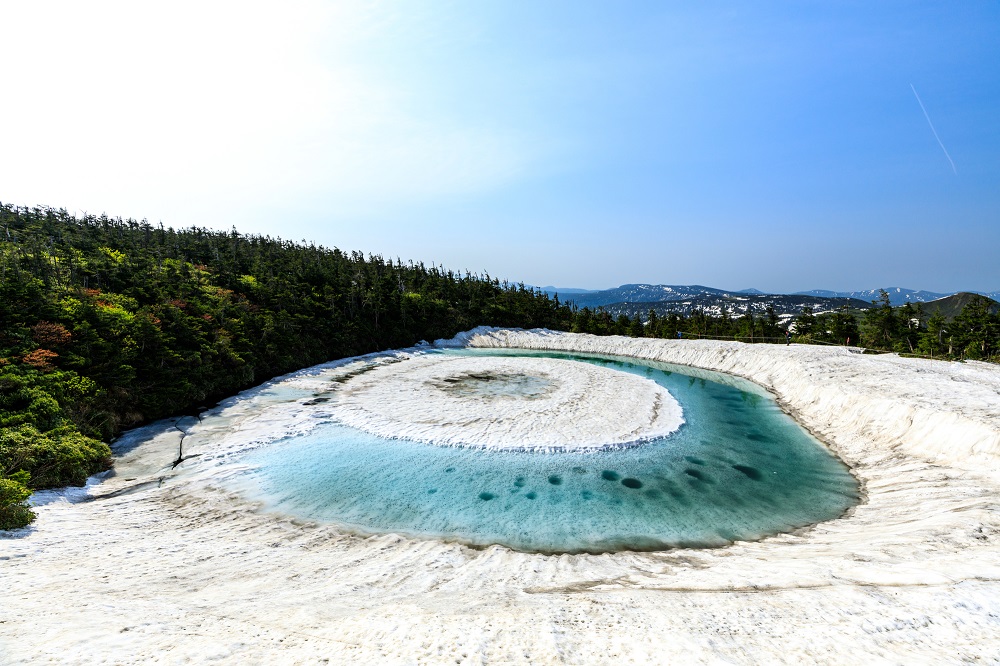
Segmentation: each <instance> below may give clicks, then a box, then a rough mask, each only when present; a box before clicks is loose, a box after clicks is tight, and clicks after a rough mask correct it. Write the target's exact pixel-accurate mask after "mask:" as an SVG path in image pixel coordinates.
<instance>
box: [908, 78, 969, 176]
mask: <svg viewBox="0 0 1000 666" xmlns="http://www.w3.org/2000/svg"><path fill="white" fill-rule="evenodd" d="M910 90H912V91H913V96H914V97H916V98H917V104H919V105H920V110H921V111H923V112H924V118H926V119H927V124H928V125H930V127H931V131H932V132H934V138H935V139H937V142H938V145H939V146H941V150H943V151H944V156H945V157H947V158H948V162H949V163H950V164H951V170H952V171H954V172H955V175H956V176H957V175H958V169H956V168H955V162H953V161H952V159H951V155H949V154H948V149H947V148H945V147H944V144H943V143H941V137H939V136H938V133H937V130H936V129H934V123H932V122H931V117H930V116H928V115H927V109H925V108H924V103H923V102H922V101H921V100H920V95H918V94H917V89H916V88H914V87H913V84H912V83H911V84H910Z"/></svg>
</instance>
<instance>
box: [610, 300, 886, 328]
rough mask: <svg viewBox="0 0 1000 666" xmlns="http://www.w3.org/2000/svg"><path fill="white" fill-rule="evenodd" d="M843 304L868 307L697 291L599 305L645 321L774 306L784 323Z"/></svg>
mask: <svg viewBox="0 0 1000 666" xmlns="http://www.w3.org/2000/svg"><path fill="white" fill-rule="evenodd" d="M844 305H848V306H850V308H851V309H852V310H855V311H857V310H867V309H870V308H871V307H872V304H871V303H870V302H868V301H862V300H859V299H856V298H849V299H845V298H823V297H820V296H804V295H791V296H785V295H779V294H740V293H732V294H728V293H722V294H700V295H697V296H694V297H691V298H685V299H679V300H673V301H652V302H634V303H624V302H623V303H609V304H607V305H603V306H602V307H603V308H604V309H605V310H607V311H608V312H609V313H611V315H612V316H614V317H617V316H619V315H622V314H624V315H628V317H629V318H635V317H636V316H639V318H640V319H642V320H643V321H645V320H646V319H647V318H648V316H649V311H650V310H652V311H653V312H655V313H656V314H657V316H663V315H666V314H669V313H671V312H676V313H677V314H683V315H690V314H691V313H692V312H694V311H695V310H702V311H704V312H705V313H706V314H710V315H713V316H716V317H717V316H720V315H721V314H722V313H723V312H726V313H728V314H729V316H731V317H733V318H736V317H742V316H743V315H745V314H746V313H747V312H748V311H750V312H752V313H753V314H754V316H763V315H764V314H765V313H766V312H767V308H768V306H770V307H772V308H774V311H775V313H776V314H777V315H778V318H779V319H780V320H781V321H782V322H784V321H787V320H789V319H791V318H792V317H795V316H797V315H799V314H802V311H803V310H804V309H805V308H806V307H811V308H812V309H813V313H815V314H820V313H823V312H833V311H834V310H837V309H838V308H841V307H843V306H844Z"/></svg>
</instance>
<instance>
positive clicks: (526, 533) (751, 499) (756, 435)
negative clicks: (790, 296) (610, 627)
mask: <svg viewBox="0 0 1000 666" xmlns="http://www.w3.org/2000/svg"><path fill="white" fill-rule="evenodd" d="M444 353H460V354H479V355H516V356H544V357H550V358H570V359H575V360H578V361H580V362H585V363H595V364H599V365H605V366H608V367H612V368H615V369H617V370H621V371H625V372H632V373H636V374H639V375H643V376H645V377H648V378H650V379H652V380H653V381H655V382H657V383H659V384H661V385H662V386H664V387H666V388H667V389H668V390H669V391H670V392H671V393H672V394H673V395H674V397H675V398H677V400H678V402H680V404H681V406H682V407H683V409H684V416H685V419H686V423H685V425H684V426H682V427H681V429H680V430H678V431H677V432H675V433H673V434H672V435H670V436H669V437H666V438H664V439H660V440H655V441H652V442H649V443H647V444H644V445H641V446H638V447H635V448H630V449H622V450H613V451H601V452H594V453H525V452H489V451H484V450H478V449H462V448H444V447H437V446H433V445H428V444H420V443H416V442H409V441H405V440H391V441H390V440H385V439H382V438H379V437H375V436H373V435H369V434H366V433H362V432H359V431H357V430H354V429H351V428H347V427H344V426H340V425H336V424H329V423H328V424H325V425H321V426H319V427H318V428H316V429H315V430H313V431H311V432H310V433H308V434H307V435H304V436H297V437H292V438H288V439H285V440H281V441H278V442H275V443H274V444H272V445H269V446H268V447H265V448H263V449H259V450H256V451H253V452H250V453H248V454H246V456H245V458H244V460H243V462H245V463H247V464H249V466H250V467H251V470H252V471H250V472H248V474H249V477H248V478H249V480H250V481H251V485H252V487H254V489H255V490H254V495H255V496H256V498H257V499H262V500H263V501H264V502H265V504H266V506H268V507H269V508H270V509H273V510H277V511H280V512H282V513H287V514H291V515H295V516H298V517H302V518H307V519H313V520H319V521H327V522H331V523H336V524H339V525H341V526H344V527H347V528H349V529H353V530H355V531H357V532H360V533H363V534H372V533H388V532H395V533H400V534H406V535H410V536H415V537H422V538H438V539H446V540H453V541H459V542H463V543H467V544H470V545H477V546H485V545H489V544H502V545H505V546H508V547H510V548H513V549H516V550H523V551H532V552H546V553H560V552H591V553H600V552H609V551H619V550H661V549H667V548H673V547H712V546H722V545H725V544H728V543H731V542H732V541H734V540H753V539H759V538H762V537H764V536H767V535H771V534H775V533H779V532H787V531H790V530H793V529H795V528H798V527H802V526H806V525H810V524H814V523H817V522H820V521H823V520H829V519H832V518H836V517H838V516H840V515H841V514H843V513H844V511H846V510H847V509H848V508H850V507H851V506H853V505H855V504H857V503H858V501H859V489H858V484H857V481H856V480H855V478H854V477H853V476H852V475H851V474H850V472H849V471H848V469H847V467H846V466H845V465H844V464H843V463H842V462H841V461H840V460H838V459H837V458H836V457H834V456H833V455H832V454H831V453H830V452H829V451H828V450H827V449H826V448H825V447H823V446H822V445H821V444H820V443H819V442H817V441H816V440H815V439H814V438H813V437H812V436H811V435H809V434H808V433H807V432H806V431H805V430H803V429H802V428H801V427H800V426H799V425H798V424H796V423H795V422H794V421H793V420H792V419H791V418H790V417H789V416H788V415H786V414H785V413H783V412H782V411H781V410H780V409H779V408H778V406H777V405H776V404H775V402H774V401H773V400H772V399H771V398H770V397H769V396H768V395H767V394H766V393H765V392H764V391H763V390H762V389H760V388H759V387H757V386H755V385H753V384H751V383H750V382H746V381H743V380H740V379H738V378H733V377H727V376H725V375H718V374H715V373H707V372H704V371H700V370H692V369H690V368H684V367H682V366H670V365H667V364H661V363H652V362H645V361H638V360H634V359H628V360H626V359H620V358H619V359H615V358H612V357H595V356H584V355H579V354H564V353H538V352H526V351H523V350H462V351H459V352H444ZM691 373H693V374H691ZM713 379H716V380H719V381H712V380H713Z"/></svg>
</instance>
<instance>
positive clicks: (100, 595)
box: [0, 329, 1000, 665]
mask: <svg viewBox="0 0 1000 666" xmlns="http://www.w3.org/2000/svg"><path fill="white" fill-rule="evenodd" d="M448 344H451V345H455V346H464V345H469V346H476V347H508V346H517V347H525V348H534V349H560V350H567V351H581V352H601V353H609V354H622V355H628V356H637V357H641V358H647V359H656V360H664V361H669V362H673V363H682V364H689V365H692V366H697V367H702V368H707V369H711V370H719V371H723V372H729V373H733V374H737V375H741V376H743V377H746V378H749V379H751V380H753V381H755V382H757V383H758V384H760V385H762V386H764V387H765V388H767V389H769V390H770V391H771V392H772V393H773V394H774V395H775V396H776V398H777V399H778V400H779V401H780V404H782V405H783V406H784V408H785V409H787V410H788V411H789V412H790V413H791V414H793V415H794V416H795V417H796V418H797V419H798V420H799V422H800V423H802V424H803V425H804V426H806V427H807V428H809V429H810V430H811V431H812V432H814V433H815V434H816V435H817V436H819V437H820V438H821V439H822V440H823V441H824V442H826V443H827V444H828V445H829V446H830V447H832V448H833V449H834V450H835V451H837V452H838V453H839V455H840V456H841V457H842V458H843V459H844V460H845V461H847V462H848V463H849V464H850V465H851V467H852V469H853V471H854V473H855V474H856V475H857V476H858V478H859V480H860V481H861V482H862V484H863V488H864V490H865V495H866V498H865V501H864V502H863V503H862V504H860V505H859V506H857V507H856V508H855V509H854V510H853V511H851V512H850V513H849V514H848V515H845V516H844V517H843V518H840V519H837V520H833V521H828V522H825V523H820V524H818V525H815V526H813V527H812V528H810V529H806V530H802V531H801V532H799V533H795V534H785V535H780V536H776V537H772V538H768V539H765V540H762V541H757V542H752V543H748V542H738V543H736V544H734V545H732V546H729V547H726V548H718V549H711V550H697V549H679V550H674V551H668V552H659V553H632V552H621V553H615V554H605V555H599V556H593V555H561V556H546V555H537V554H528V553H519V552H514V551H511V550H508V549H506V548H502V547H499V546H494V547H490V548H485V549H473V548H468V547H465V546H462V545H459V544H454V543H446V542H435V541H420V540H412V539H406V538H402V537H399V536H396V535H383V536H377V537H369V538H362V537H359V536H356V535H353V534H350V533H347V532H344V531H343V530H341V529H338V528H336V527H334V526H330V525H321V524H313V523H303V522H302V521H297V520H293V519H291V518H284V517H281V516H277V515H274V514H269V513H263V512H259V511H255V510H254V509H255V506H254V505H253V504H252V503H250V502H248V501H247V500H245V499H243V498H242V497H241V496H240V494H239V493H236V492H234V491H232V490H230V489H229V488H230V487H231V483H232V482H233V480H234V479H237V478H238V476H239V471H240V470H239V462H238V454H239V452H241V451H245V450H246V449H247V448H249V447H252V446H261V445H265V444H266V442H267V441H269V440H272V439H274V438H277V437H281V436H283V435H285V434H287V433H288V432H290V431H293V430H305V429H308V428H309V427H310V424H311V423H316V422H320V421H322V420H323V419H328V418H330V416H329V414H328V413H325V412H324V410H326V409H327V405H329V403H330V402H332V399H330V400H328V401H327V402H320V401H321V400H322V399H323V398H332V396H333V395H335V394H336V387H337V386H339V385H340V383H346V382H347V381H349V376H351V375H352V374H356V373H357V372H359V371H361V370H364V369H365V368H367V367H368V366H369V365H371V364H375V365H377V366H381V365H382V364H384V363H388V362H392V361H395V360H399V359H403V360H405V359H407V358H409V357H410V356H412V354H413V353H414V352H416V351H417V350H411V351H410V352H405V353H401V352H394V353H392V354H386V355H379V356H372V357H368V358H366V359H362V360H351V361H349V362H343V363H338V364H330V365H327V366H319V367H317V368H313V369H310V370H308V371H303V372H301V373H296V374H295V375H292V376H289V377H287V378H285V379H284V380H281V381H275V382H273V383H269V384H267V385H265V386H262V387H260V388H258V389H254V390H253V391H249V392H246V393H244V394H243V395H241V396H239V397H237V398H234V399H232V400H229V401H227V402H226V403H225V404H224V405H222V406H220V407H219V408H217V409H215V410H213V411H212V412H211V413H208V414H205V415H203V419H202V421H201V422H194V421H193V420H190V419H188V420H182V421H179V422H177V426H178V427H179V428H181V429H183V430H184V431H185V432H186V435H185V436H184V441H183V445H184V451H185V455H186V456H195V457H190V458H188V459H187V460H186V461H185V462H183V463H182V464H180V465H178V466H177V467H176V468H171V461H172V460H173V459H174V458H175V457H176V453H177V450H176V447H175V444H176V443H177V442H178V441H179V440H180V439H181V433H180V431H178V430H177V429H175V428H174V422H172V421H171V422H165V423H162V424H159V425H157V426H152V427H150V428H147V429H145V430H143V431H141V432H138V433H133V434H131V435H130V436H129V437H128V438H126V439H125V441H124V442H122V443H120V444H121V447H122V448H126V449H128V450H129V452H128V458H127V459H126V460H124V461H123V462H122V464H121V466H120V467H119V468H117V470H116V471H117V474H116V475H115V476H113V477H111V478H107V479H105V480H103V481H102V482H100V483H94V484H93V485H91V486H89V487H88V488H86V489H83V490H77V491H75V492H73V493H64V494H62V495H61V496H53V495H51V494H50V495H49V496H48V497H46V502H45V503H44V505H43V506H39V507H38V509H37V510H38V514H39V517H38V520H37V521H36V523H35V524H34V525H33V526H32V527H30V528H28V529H25V530H20V531H18V532H16V533H14V534H13V535H10V536H8V537H7V538H0V581H2V585H3V600H2V603H0V663H44V662H58V663H78V664H93V663H147V662H154V661H157V662H163V663H185V662H187V663H202V662H206V661H217V662H220V663H240V664H243V663H391V664H401V663H430V664H443V663H463V664H484V663H513V664H516V663H523V664H563V663H594V664H615V665H619V664H623V663H693V664H698V663H700V664H705V663H730V664H759V663H786V664H799V663H840V664H855V663H858V662H864V663H878V664H882V663H884V664H889V663H907V664H909V663H964V662H979V663H998V662H1000V639H998V636H1000V506H998V502H997V497H998V492H1000V460H998V453H1000V368H997V367H996V366H991V365H986V364H980V363H964V364H958V363H947V362H941V361H928V360H919V359H903V358H898V357H896V356H891V355H888V356H861V355H858V354H852V353H850V352H849V351H847V350H846V349H837V348H821V347H811V346H796V345H792V346H791V347H785V346H783V345H781V346H776V345H745V344H740V343H727V342H712V341H689V340H648V339H626V338H620V337H593V336H588V335H571V334H564V333H551V332H548V331H495V330H488V329H479V330H476V331H473V332H470V333H468V334H465V335H462V336H460V337H459V338H458V339H456V340H454V341H451V342H449V343H448ZM484 455H485V453H484ZM150 470H155V471H152V472H151V471H150ZM81 495H85V497H84V498H82V499H83V501H81Z"/></svg>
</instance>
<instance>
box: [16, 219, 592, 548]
mask: <svg viewBox="0 0 1000 666" xmlns="http://www.w3.org/2000/svg"><path fill="white" fill-rule="evenodd" d="M571 318H572V313H571V311H570V309H569V308H568V307H565V306H560V305H559V304H558V303H557V302H556V301H553V300H550V299H549V298H548V297H546V296H545V295H544V294H541V293H540V292H535V291H533V290H529V289H526V288H524V287H523V286H521V285H510V284H501V283H499V282H498V281H497V280H496V279H490V278H489V277H488V276H479V275H469V274H457V273H453V272H451V271H446V270H444V269H443V268H439V267H434V266H430V267H428V266H424V265H423V264H413V263H401V262H400V261H398V260H396V261H390V260H387V259H383V258H382V257H377V256H364V255H362V254H361V253H357V252H355V253H351V254H347V253H344V252H341V251H340V250H338V249H329V248H324V247H320V246H316V245H311V244H308V245H307V244H300V243H292V242H289V241H284V240H281V239H277V238H271V237H261V236H245V235H241V234H239V233H237V232H236V231H235V230H234V231H232V232H229V233H224V232H218V231H209V230H207V229H187V230H180V231H178V230H174V229H169V228H163V227H162V226H154V225H151V224H149V223H147V222H145V221H142V222H137V221H135V220H121V219H110V218H108V217H105V216H101V217H93V216H87V217H83V218H77V217H74V216H71V215H69V214H67V213H66V212H65V211H60V210H53V209H46V208H35V209H26V208H17V207H13V206H9V205H2V204H0V529H2V528H6V527H10V526H11V525H14V524H23V523H24V522H25V521H26V520H28V519H29V518H30V513H29V512H28V510H27V508H25V507H23V505H22V504H21V501H22V500H23V499H24V498H25V497H26V496H27V495H26V493H27V491H26V490H25V485H27V487H28V488H31V489H38V488H47V487H54V486H63V485H67V484H81V483H83V481H84V480H85V479H86V477H87V476H88V475H90V474H93V473H95V472H97V471H99V470H101V469H103V468H106V467H107V466H108V465H109V464H110V461H111V452H110V450H109V448H108V446H107V445H106V444H105V443H103V442H105V441H108V440H110V439H111V438H112V437H114V436H115V435H117V434H118V433H120V432H121V431H122V430H123V429H125V428H128V427H130V426H134V425H137V424H139V423H142V422H145V421H149V420H152V419H156V418H161V417H164V416H168V415H172V414H178V413H183V412H186V411H190V410H192V409H196V408H198V407H200V406H203V405H208V404H211V403H212V402H214V401H216V400H218V399H220V398H222V397H225V396H228V395H232V394H233V393H235V392H237V391H239V390H240V389H243V388H246V387H249V386H253V385H255V384H258V383H260V382H262V381H265V380H267V379H269V378H270V377H273V376H275V375H279V374H283V373H286V372H289V371H291V370H295V369H298V368H303V367H307V366H309V365H314V364H316V363H320V362H323V361H328V360H331V359H335V358H341V357H345V356H353V355H356V354H363V353H366V352H371V351H376V350H382V349H391V348H394V347H405V346H410V345H413V344H415V343H416V342H418V341H420V340H424V339H426V340H434V339H436V338H441V337H450V336H452V335H454V334H455V333H457V332H459V331H462V330H466V329H468V328H472V327H474V326H478V325H481V324H488V325H496V326H522V327H525V326H547V327H551V328H562V329H565V328H567V327H568V326H569V325H570V320H571ZM5 506H6V507H7V509H6V510H5V509H4V508H3V507H5ZM5 511H6V512H5Z"/></svg>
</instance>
